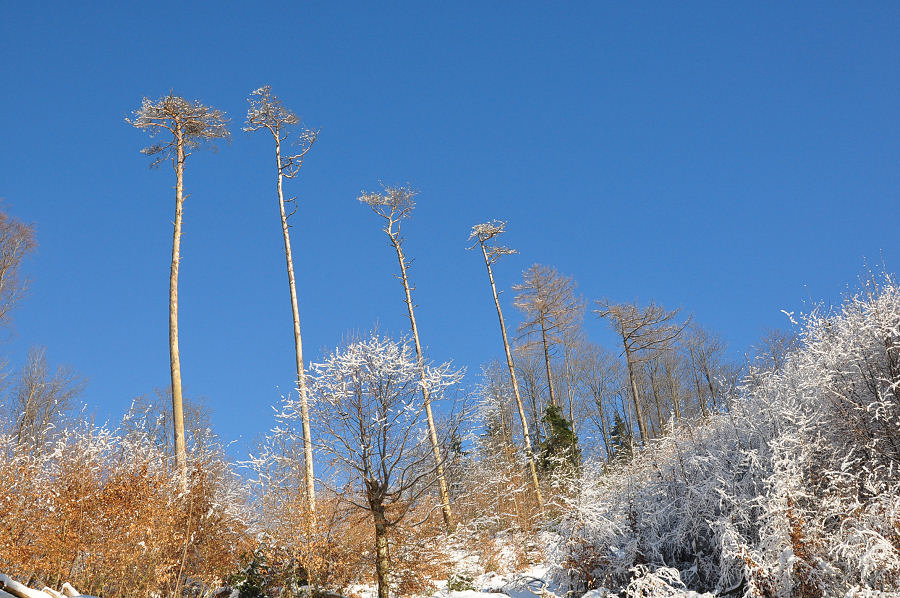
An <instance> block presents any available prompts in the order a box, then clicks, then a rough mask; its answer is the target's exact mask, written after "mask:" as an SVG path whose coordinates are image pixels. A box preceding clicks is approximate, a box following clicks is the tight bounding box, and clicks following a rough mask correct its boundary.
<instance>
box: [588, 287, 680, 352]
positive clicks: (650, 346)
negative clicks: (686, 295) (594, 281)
mask: <svg viewBox="0 0 900 598" xmlns="http://www.w3.org/2000/svg"><path fill="white" fill-rule="evenodd" d="M597 306H598V307H597V309H595V310H594V313H595V314H597V316H598V317H600V318H605V319H607V320H609V321H610V324H612V326H613V328H615V330H616V332H617V333H618V334H619V336H620V337H622V342H623V344H624V345H625V347H626V349H627V350H628V351H629V352H647V353H650V354H654V353H656V352H657V351H659V350H661V349H664V348H666V347H668V346H669V344H670V343H672V342H673V341H674V340H675V339H676V338H678V336H679V335H680V334H681V331H682V330H684V328H685V326H687V325H688V324H689V323H690V318H688V320H687V321H686V322H684V323H683V324H679V323H678V322H676V321H675V318H676V317H677V316H678V314H679V313H680V312H681V309H680V308H679V309H673V310H671V311H669V310H666V309H665V308H664V307H662V306H661V305H656V304H655V303H654V302H652V301H651V302H650V305H648V306H647V307H646V308H644V309H641V308H640V307H639V306H638V305H637V304H634V303H620V304H615V303H612V302H611V301H610V300H609V299H601V300H599V301H597Z"/></svg>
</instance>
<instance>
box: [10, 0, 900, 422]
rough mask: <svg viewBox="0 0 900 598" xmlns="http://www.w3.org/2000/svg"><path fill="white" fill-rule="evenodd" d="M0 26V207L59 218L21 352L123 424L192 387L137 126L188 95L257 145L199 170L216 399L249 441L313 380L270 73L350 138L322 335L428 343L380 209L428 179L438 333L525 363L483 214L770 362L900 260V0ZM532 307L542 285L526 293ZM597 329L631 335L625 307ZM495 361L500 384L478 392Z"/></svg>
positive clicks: (334, 209) (218, 411)
mask: <svg viewBox="0 0 900 598" xmlns="http://www.w3.org/2000/svg"><path fill="white" fill-rule="evenodd" d="M2 12H3V15H4V16H3V19H2V20H0V87H2V89H3V93H2V94H0V114H2V115H3V120H2V142H0V197H3V198H4V203H5V205H6V207H7V209H9V210H10V211H11V212H12V213H13V214H14V215H15V216H17V217H19V218H21V219H23V220H26V221H28V222H32V223H34V224H35V226H36V229H37V234H38V239H39V242H40V248H39V250H38V252H37V254H36V255H35V256H34V258H33V259H31V260H30V262H29V263H28V265H27V270H28V272H29V273H30V275H31V277H32V279H33V287H32V291H31V294H30V296H29V297H28V298H27V300H26V301H25V302H24V303H23V304H22V306H21V308H20V309H19V310H18V311H17V312H16V314H15V335H14V337H13V338H12V339H11V340H10V341H8V342H6V343H5V345H4V346H3V351H4V352H5V353H6V354H7V355H9V358H10V361H11V363H12V365H13V366H16V365H18V364H19V363H21V361H22V360H23V358H24V354H25V352H26V350H27V348H28V347H29V346H31V345H45V346H47V348H48V356H49V358H50V360H51V361H52V362H54V363H68V364H71V365H72V366H73V367H74V368H76V369H77V370H78V371H79V372H81V373H82V374H83V375H84V376H86V377H87V378H88V379H89V382H90V383H89V386H88V389H87V392H86V393H85V395H84V399H85V401H86V402H87V403H88V404H89V405H90V406H91V409H92V410H93V412H95V413H96V414H97V416H98V417H99V419H101V420H102V419H106V418H117V417H118V416H119V415H120V414H121V413H122V412H123V411H124V410H125V409H126V408H127V406H128V404H129V403H130V400H131V399H132V398H133V397H135V396H137V395H140V394H145V393H152V392H153V389H154V388H156V387H163V386H165V385H166V384H167V383H168V349H167V299H168V296H167V285H168V268H169V260H170V251H171V234H172V230H171V221H172V218H173V203H174V202H173V193H172V190H171V188H172V185H173V175H172V172H171V169H170V168H169V167H167V166H163V167H161V168H159V169H156V170H150V169H149V168H148V160H147V159H146V157H145V156H142V155H141V154H140V153H139V150H140V148H141V147H143V146H144V145H146V139H145V137H144V136H143V134H142V133H141V132H139V131H137V130H134V129H132V128H131V127H129V126H128V125H127V124H126V123H125V122H124V118H125V117H126V116H128V115H129V113H130V111H131V110H133V109H135V108H137V107H138V105H139V104H140V101H141V97H142V96H151V97H158V96H160V95H163V94H165V93H167V92H168V91H169V90H170V89H174V90H175V91H176V92H177V93H179V94H181V95H184V96H185V97H188V98H191V99H193V98H197V99H200V100H201V101H203V102H204V103H208V104H211V105H214V106H216V107H218V108H221V109H223V110H225V111H226V112H227V113H228V114H229V116H230V117H231V119H232V122H231V129H232V131H233V134H234V139H233V142H232V143H231V144H229V145H224V146H222V147H221V148H220V150H219V152H218V153H216V154H212V153H199V152H198V153H196V154H195V155H193V156H192V157H191V158H190V159H189V163H188V168H187V174H186V179H185V183H186V188H187V191H188V192H189V193H190V194H191V196H190V197H189V198H188V200H187V203H186V207H185V219H184V227H185V234H184V238H183V262H182V271H181V293H180V298H181V303H180V312H181V352H182V367H183V378H184V383H185V390H186V392H187V394H189V395H192V396H204V397H206V399H207V402H208V404H209V405H210V406H211V407H212V408H213V410H214V423H215V425H216V428H217V429H218V431H219V432H220V433H221V434H222V435H223V436H224V437H225V438H228V439H235V438H238V437H241V438H243V439H244V440H247V439H252V438H253V437H254V436H256V435H258V434H260V433H262V432H263V431H264V430H266V429H267V428H268V427H269V426H270V424H271V418H270V410H269V405H271V404H273V403H274V402H276V401H277V400H278V399H279V396H280V394H281V393H282V392H283V391H284V390H286V389H287V388H289V387H290V385H291V380H292V359H293V357H292V337H291V325H290V305H289V301H288V295H287V286H286V280H285V274H284V263H283V257H282V247H281V239H280V229H279V223H278V217H277V207H276V203H275V196H274V186H273V172H272V171H273V167H272V148H271V144H270V142H269V140H268V139H266V138H265V136H263V135H262V134H256V135H248V134H245V133H243V132H241V131H240V127H241V125H242V123H243V119H244V115H245V113H246V101H245V98H246V97H247V95H248V94H249V92H250V91H251V90H253V89H255V88H257V87H259V86H261V85H264V84H270V85H272V87H273V90H274V92H275V93H276V94H278V95H280V96H281V97H282V99H283V100H284V102H285V103H286V104H287V105H288V106H289V107H291V108H293V109H294V110H295V111H296V112H297V113H298V114H300V115H301V116H302V117H303V119H304V122H305V123H306V124H307V125H308V126H310V127H313V128H317V129H321V135H320V138H319V141H318V143H317V144H316V146H315V147H314V149H313V150H312V151H311V152H310V154H309V156H308V158H307V161H306V164H305V166H304V169H303V171H302V173H301V176H300V177H299V178H298V179H296V180H295V181H293V182H291V183H289V186H288V193H290V194H295V195H297V196H299V205H300V211H299V212H298V214H297V216H296V217H295V220H294V228H293V242H294V251H295V260H296V268H297V275H298V287H299V292H300V299H301V318H302V327H303V336H304V340H305V343H304V344H305V351H306V355H307V357H308V358H313V359H314V358H316V357H319V356H321V355H322V351H323V350H325V349H327V348H330V347H333V346H334V345H335V344H336V343H337V342H339V341H340V339H341V338H342V336H344V335H345V333H346V332H347V331H352V330H363V331H364V330H367V329H369V328H371V327H372V326H373V324H375V323H376V322H378V323H379V324H380V326H381V328H382V329H383V330H385V331H387V332H391V333H402V332H405V331H406V326H407V322H406V321H405V307H404V305H403V303H402V302H401V288H400V286H399V283H398V282H397V281H396V280H395V279H394V278H392V274H393V272H394V271H395V260H394V256H393V255H392V253H391V250H390V248H389V247H388V246H387V244H386V240H385V238H384V237H383V234H382V233H381V232H380V230H379V223H378V222H377V220H376V219H375V217H374V216H373V215H372V214H371V213H369V212H368V211H367V209H365V208H364V207H363V206H360V205H359V204H358V202H357V201H356V197H357V196H358V194H359V192H360V191H361V190H363V189H375V188H377V186H378V181H379V180H383V181H385V182H386V183H407V182H409V183H411V184H413V185H414V186H415V187H416V188H418V189H419V190H420V192H421V195H420V198H419V206H418V208H417V211H416V215H415V218H414V219H413V221H412V222H411V223H410V224H409V226H408V229H407V250H408V253H409V254H410V255H411V256H413V257H415V258H416V261H415V264H414V267H413V270H412V271H411V277H412V278H413V280H414V281H415V283H416V284H417V289H416V291H415V298H416V300H417V302H418V303H419V305H420V306H419V308H418V312H417V315H418V318H419V326H420V331H421V334H422V339H423V342H424V343H425V345H427V347H428V349H429V353H430V355H431V357H432V358H433V359H436V360H445V359H453V360H455V361H456V362H457V363H458V364H460V365H465V366H467V367H468V368H469V370H470V374H473V375H474V374H475V373H476V372H477V370H478V367H479V364H481V363H483V362H486V361H488V360H491V359H494V358H499V357H501V355H502V353H501V347H500V344H499V340H498V334H497V325H496V320H495V314H494V311H493V307H492V304H491V297H490V292H489V289H488V287H487V281H486V277H485V273H484V266H483V264H482V262H481V261H480V257H479V256H478V255H477V254H474V253H472V252H466V251H465V247H466V236H467V234H468V230H469V227H470V226H471V225H472V224H475V223H477V222H482V221H485V220H488V219H491V218H503V219H507V220H509V223H510V224H509V231H510V232H509V234H508V235H507V242H508V243H509V244H510V245H512V246H514V247H516V248H518V249H519V250H520V252H521V254H520V255H519V256H516V257H513V258H510V259H508V260H506V262H505V263H503V264H502V265H501V266H499V267H498V268H497V278H498V284H499V285H500V286H501V288H504V289H508V288H509V287H510V286H511V285H512V284H513V283H515V282H516V281H517V280H518V279H519V277H520V275H521V271H522V270H523V269H524V268H526V267H527V266H528V265H530V264H531V263H533V262H540V263H545V264H550V265H553V266H555V267H557V268H558V269H559V270H560V271H561V272H563V273H565V274H571V275H573V276H574V277H575V278H576V280H577V281H578V283H579V288H580V290H581V292H582V293H583V294H584V296H585V297H586V298H587V299H590V300H592V299H595V298H599V297H603V296H609V297H611V298H613V299H616V300H623V301H625V300H634V299H637V300H640V301H642V302H646V301H648V300H650V299H655V300H656V301H658V302H660V303H662V304H664V305H666V306H671V307H676V306H681V307H683V308H684V309H685V310H686V311H689V312H693V313H694V314H695V317H696V318H697V320H698V321H700V322H701V323H704V324H705V325H707V326H709V327H711V328H712V329H714V330H717V331H719V332H721V333H722V334H723V335H724V336H725V337H726V338H727V339H728V340H729V341H730V343H731V345H732V347H733V350H734V352H735V353H736V354H739V353H740V352H742V351H743V350H745V349H746V347H747V346H748V345H749V344H751V343H752V342H753V341H754V340H755V339H756V338H757V337H758V335H759V334H760V332H761V331H762V330H763V329H764V328H767V327H780V326H784V325H786V319H785V316H784V315H783V314H782V313H781V311H780V310H781V309H787V310H798V311H802V310H803V309H805V308H808V306H809V304H810V301H826V302H831V301H834V300H835V299H836V298H838V297H839V296H840V294H841V293H842V292H844V291H845V290H846V289H847V287H848V285H852V284H853V283H854V281H855V280H856V277H857V276H858V274H859V273H860V272H861V270H862V269H863V266H864V260H868V261H869V263H872V264H875V265H878V264H880V262H881V261H882V259H883V260H884V261H885V263H886V264H887V267H888V270H890V271H896V268H897V260H898V258H900V247H898V244H897V232H896V230H897V228H896V227H897V224H898V216H900V202H898V199H900V198H898V189H900V176H898V173H900V120H898V106H900V102H898V96H900V68H898V67H900V64H898V63H900V36H898V35H897V31H900V5H898V4H896V3H889V2H868V3H849V2H847V3H832V2H816V3H812V2H809V3H807V2H795V3H762V2H753V3H744V4H737V3H719V2H709V3H690V4H689V5H679V6H676V4H675V3H662V2H658V3H602V2H595V3H567V4H564V3H546V4H537V3H511V2H495V3H474V2H472V3H468V2H466V3H392V4H390V5H387V4H386V3H378V4H377V5H376V3H315V4H311V3H301V2H297V3H290V4H289V5H285V4H284V3H282V4H276V3H256V4H254V6H253V7H252V8H250V7H248V6H245V5H242V4H239V3H204V4H191V3H167V2H157V3H153V4H149V5H148V4H146V3H145V4H140V5H139V4H133V5H126V3H118V2H115V3H113V2H110V3H105V4H104V3H99V2H98V3H89V5H87V4H85V3H63V2H46V3H39V4H34V3H22V2H4V3H3V11H2ZM503 300H504V302H505V305H506V309H507V315H508V317H509V319H510V320H511V321H512V323H513V324H514V323H515V321H516V319H517V315H516V314H515V313H514V310H513V309H512V306H511V300H512V293H511V292H507V293H506V294H505V295H504V296H503ZM588 330H589V333H590V335H591V337H592V338H593V339H594V340H596V341H598V342H603V343H611V342H612V339H611V338H610V336H609V334H608V332H607V331H606V329H605V327H604V324H603V323H602V322H597V321H595V320H594V319H593V318H592V317H589V318H588ZM472 378H473V377H470V380H471V379H472Z"/></svg>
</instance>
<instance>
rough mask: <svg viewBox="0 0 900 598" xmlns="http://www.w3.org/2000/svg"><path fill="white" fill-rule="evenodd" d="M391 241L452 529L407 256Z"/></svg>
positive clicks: (446, 515) (445, 514)
mask: <svg viewBox="0 0 900 598" xmlns="http://www.w3.org/2000/svg"><path fill="white" fill-rule="evenodd" d="M391 243H392V244H393V246H394V249H396V250H397V261H398V262H400V280H401V281H402V282H403V291H404V293H406V299H405V301H406V309H407V312H408V314H409V325H410V328H412V335H413V342H414V343H415V347H416V361H417V362H418V365H419V371H420V372H421V375H422V382H423V384H422V398H423V399H424V403H425V417H426V418H427V420H428V434H429V436H430V437H431V438H430V439H431V449H432V451H433V452H434V460H435V463H436V464H437V480H438V491H439V493H440V497H441V513H442V514H443V517H444V525H445V526H446V527H447V529H448V530H452V529H453V527H454V523H453V511H452V510H451V509H450V491H449V489H448V487H447V478H446V477H445V475H444V462H443V461H442V457H441V445H440V443H439V442H438V437H437V427H436V426H435V424H434V415H433V414H432V411H431V396H430V393H429V392H428V386H427V384H425V383H424V382H425V357H424V355H423V354H422V344H421V343H420V342H419V327H418V326H417V325H416V314H415V310H414V309H413V302H412V294H411V292H410V289H409V279H408V278H407V275H406V269H407V263H406V257H405V256H404V255H403V248H402V247H401V246H400V239H399V236H397V235H394V236H391Z"/></svg>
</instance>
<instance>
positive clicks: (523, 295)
mask: <svg viewBox="0 0 900 598" xmlns="http://www.w3.org/2000/svg"><path fill="white" fill-rule="evenodd" d="M522 279H523V280H522V282H521V283H520V284H517V285H513V290H515V291H518V295H516V301H515V303H514V305H515V306H516V307H517V308H519V309H520V310H521V311H522V313H524V314H525V318H526V319H525V320H524V321H523V322H522V323H521V324H520V325H519V337H520V338H523V339H525V341H526V342H527V343H529V344H530V343H540V345H541V348H542V350H543V353H544V367H545V369H546V373H547V388H548V392H549V393H550V404H551V405H553V406H554V407H559V406H560V404H559V401H558V400H557V397H556V393H555V390H554V385H553V368H551V367H550V353H551V345H554V344H556V343H561V342H562V340H563V337H564V336H565V335H566V334H567V333H568V331H569V330H570V329H571V328H572V327H574V326H575V325H577V322H578V320H579V318H580V317H581V314H583V313H584V302H583V301H582V300H581V298H580V297H576V295H575V282H574V280H572V278H571V277H568V276H561V275H560V274H559V272H557V271H556V268H552V267H550V266H542V265H541V264H534V265H532V266H531V267H530V268H528V269H527V270H526V271H525V272H523V273H522ZM535 337H537V338H535ZM570 411H571V409H570Z"/></svg>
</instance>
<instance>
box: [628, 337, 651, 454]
mask: <svg viewBox="0 0 900 598" xmlns="http://www.w3.org/2000/svg"><path fill="white" fill-rule="evenodd" d="M625 363H626V365H627V366H628V381H629V382H630V383H631V398H632V399H633V400H634V417H635V419H637V423H638V430H640V432H641V442H642V443H643V444H646V443H647V441H648V440H650V435H649V434H648V433H647V422H646V421H645V420H644V412H643V410H642V409H641V400H640V398H639V397H638V389H637V381H636V380H635V376H634V360H633V359H632V357H631V350H630V349H629V348H628V345H627V344H626V345H625Z"/></svg>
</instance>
